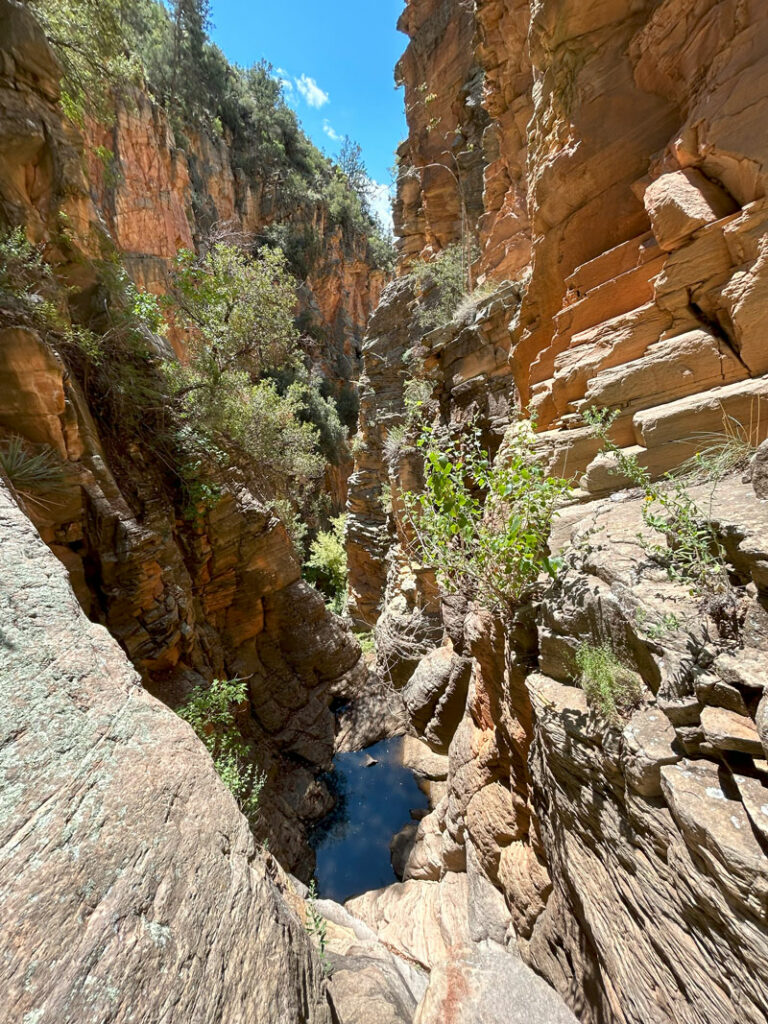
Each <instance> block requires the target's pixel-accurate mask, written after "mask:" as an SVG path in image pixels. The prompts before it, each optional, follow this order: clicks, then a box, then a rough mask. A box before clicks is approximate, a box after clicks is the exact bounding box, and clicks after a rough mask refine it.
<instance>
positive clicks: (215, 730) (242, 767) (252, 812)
mask: <svg viewBox="0 0 768 1024" xmlns="http://www.w3.org/2000/svg"><path fill="white" fill-rule="evenodd" d="M246 699H247V690H246V684H245V683H244V682H243V681H242V680H240V679H231V680H221V679H214V680H213V682H212V683H211V685H210V686H209V687H204V686H197V687H195V689H194V690H193V691H192V693H191V694H190V696H189V698H188V700H187V702H186V704H184V705H183V707H181V708H179V710H178V715H179V717H180V718H182V719H183V720H184V721H185V722H187V723H188V724H189V725H191V726H192V728H193V729H194V730H195V733H196V734H197V736H198V738H199V739H200V740H202V742H203V744H204V745H205V748H206V750H207V751H208V753H209V754H210V755H211V757H212V758H213V764H214V767H215V768H216V771H217V772H218V773H219V776H220V777H221V781H222V782H223V783H224V785H225V786H226V787H227V789H228V790H229V791H230V793H231V794H232V795H233V796H234V798H235V800H237V802H238V805H239V807H240V809H241V810H242V812H243V814H245V816H246V817H247V818H248V820H249V821H250V822H251V823H253V822H254V821H255V818H256V814H257V811H258V805H259V795H260V793H261V790H262V788H263V787H264V783H265V781H266V776H265V775H264V773H263V772H260V771H259V770H258V768H257V767H256V766H255V765H254V764H253V762H252V761H251V760H250V759H249V750H248V744H247V743H246V742H245V740H244V739H243V736H242V734H241V732H240V730H239V729H238V727H237V721H236V713H237V709H238V707H239V706H240V705H241V704H243V702H244V701H245V700H246Z"/></svg>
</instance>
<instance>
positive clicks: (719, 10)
mask: <svg viewBox="0 0 768 1024" xmlns="http://www.w3.org/2000/svg"><path fill="white" fill-rule="evenodd" d="M401 26H402V27H403V28H404V29H405V30H406V31H407V32H408V34H409V35H410V37H411V41H410V43H409V47H408V50H407V51H406V55H405V57H404V58H403V60H402V61H401V62H400V65H399V74H400V76H401V77H403V78H404V79H405V85H406V111H407V116H408V120H409V130H410V137H409V140H408V142H407V143H406V144H404V145H403V146H402V147H401V150H400V155H401V165H400V182H399V189H400V197H399V200H398V202H397V204H396V207H395V214H396V226H397V232H398V234H399V235H400V253H401V267H400V272H401V277H400V279H399V280H398V281H396V282H395V283H393V284H392V285H390V286H389V288H388V289H387V291H386V292H385V294H384V296H383V299H382V303H381V305H380V306H379V309H378V310H377V312H376V314H375V315H374V317H373V318H372V320H371V322H370V325H369V331H368V337H367V339H366V341H365V344H364V359H365V372H364V376H363V378H362V395H363V401H362V404H361V421H360V437H361V444H360V449H359V452H358V456H357V462H356V468H355V473H354V475H353V477H352V479H351V487H350V498H349V505H348V509H349V513H350V516H349V522H348V537H349V556H350V607H351V611H352V613H353V615H354V616H355V617H356V619H357V620H358V621H359V622H360V623H365V624H367V626H368V627H369V628H370V627H371V626H374V625H375V628H376V635H377V639H378V658H379V666H380V668H381V669H382V670H383V671H385V672H387V673H389V676H390V678H391V679H392V681H393V683H394V684H395V685H397V686H398V687H399V688H401V689H402V693H403V697H404V700H405V703H406V706H407V708H408V711H409V715H410V720H411V724H412V726H413V728H414V730H415V731H416V733H417V734H418V735H419V736H420V737H421V738H422V739H423V740H425V741H426V743H427V744H428V745H429V747H430V748H431V751H432V752H433V754H434V755H436V756H438V757H439V758H442V759H443V762H442V763H443V768H442V769H441V770H439V771H436V773H435V772H433V776H432V777H433V778H434V782H433V795H434V799H433V805H434V808H433V811H432V812H431V814H430V815H429V816H428V817H427V818H425V819H424V820H423V821H422V822H420V824H419V826H418V830H417V832H416V836H415V840H414V843H413V846H412V848H411V850H410V854H408V855H407V856H406V858H405V861H404V867H403V871H404V875H403V877H404V878H405V879H406V880H409V879H411V880H419V879H420V880H432V881H436V880H439V879H440V878H447V877H452V874H453V873H455V872H464V871H466V872H467V873H468V875H469V879H470V884H472V879H473V877H476V876H477V873H478V871H479V872H480V873H481V875H482V877H483V878H484V879H486V880H490V881H491V882H492V883H493V885H494V886H495V887H496V888H497V889H498V890H499V891H500V892H501V893H503V895H504V898H505V902H506V907H507V909H508V911H509V912H510V914H511V917H512V921H513V925H514V933H515V937H516V942H517V946H518V948H519V950H520V952H521V953H522V955H523V957H524V958H525V959H526V961H527V962H528V963H529V964H531V965H532V966H533V967H534V968H535V969H536V970H537V971H538V972H540V973H541V974H543V975H544V976H545V977H546V978H547V979H548V980H549V981H550V982H551V983H552V984H553V985H554V986H555V987H556V988H557V989H558V991H560V992H561V993H562V994H563V996H564V997H565V998H566V1000H567V1001H568V1003H569V1005H570V1006H571V1007H572V1008H573V1009H574V1010H575V1011H576V1012H577V1015H578V1016H579V1017H580V1019H582V1020H584V1021H588V1022H590V1024H592V1022H594V1024H614V1022H620V1024H630V1022H632V1024H641V1022H643V1024H647V1022H648V1021H654V1022H659V1024H672V1022H675V1024H679V1022H681V1021H685V1022H686V1024H689V1022H690V1024H694V1022H696V1024H712V1022H718V1024H720V1022H722V1024H726V1022H728V1021H732V1020H734V1019H743V1020H749V1021H754V1022H755V1024H757V1022H758V1021H760V1020H762V1019H763V1018H764V1016H765V1014H766V1011H767V1009H768V1006H767V1005H766V992H768V964H766V962H765V957H764V952H763V951H764V949H765V938H766V903H765V898H764V894H763V887H764V884H765V880H766V877H767V872H768V860H766V846H765V843H766V832H765V824H766V822H765V815H764V813H763V808H764V805H765V797H766V792H767V791H766V783H767V782H768V777H766V772H765V769H766V761H765V756H766V752H768V747H766V741H767V737H766V733H765V725H764V715H765V700H764V698H763V690H764V685H765V678H766V676H765V673H766V669H768V662H767V661H766V647H767V639H768V638H767V636H766V617H765V616H766V611H765V609H766V598H767V592H766V586H767V585H768V578H766V575H765V573H766V564H767V556H768V552H766V548H765V536H766V527H767V526H768V523H767V522H766V512H765V501H764V492H763V491H761V489H760V485H758V486H756V487H755V488H753V487H752V485H751V484H750V483H749V482H748V481H747V480H745V481H742V479H741V474H740V473H738V474H735V475H730V476H728V477H727V478H726V479H724V480H721V481H720V482H719V483H718V484H717V486H715V484H714V483H709V484H706V485H701V486H700V487H699V488H698V489H696V488H694V489H693V491H692V495H693V497H694V498H695V500H696V501H697V502H698V503H699V507H700V508H701V509H703V510H704V514H705V515H706V516H707V517H708V519H709V520H710V521H711V523H712V528H713V529H714V530H715V532H716V534H717V536H718V537H719V539H720V542H721V543H722V545H723V546H724V549H725V550H726V552H727V557H728V561H729V564H730V566H731V577H730V584H731V585H730V587H729V588H728V589H727V592H726V593H724V594H722V595H720V597H715V598H711V599H707V600H705V599H703V598H700V597H695V596H692V595H691V593H690V589H689V588H688V587H687V586H686V585H685V584H684V583H683V582H680V581H679V580H678V581H677V582H675V581H673V580H670V579H669V578H668V576H667V574H666V572H665V571H664V570H663V569H662V568H661V567H660V566H659V565H658V564H657V563H655V562H654V560H653V559H652V558H650V557H649V556H648V552H647V548H646V547H644V546H643V545H642V544H641V543H640V542H639V541H638V537H637V534H638V530H639V529H640V528H641V527H642V514H641V506H642V499H641V498H640V497H638V496H637V493H636V492H634V493H629V494H627V495H621V493H620V489H621V487H622V486H627V484H628V483H629V481H628V480H626V479H622V478H621V477H617V475H616V472H615V469H616V463H615V459H614V458H613V457H609V456H607V455H605V454H603V453H602V452H601V448H602V445H601V442H600V441H599V440H598V439H596V438H595V436H594V433H593V431H592V430H591V428H589V427H588V426H587V424H586V422H585V420H584V418H583V412H584V410H585V409H586V408H588V407H590V406H597V407H601V406H606V407H610V408H613V409H615V410H617V412H618V415H617V418H616V420H615V423H614V424H613V427H612V438H613V441H614V442H615V444H617V445H618V446H619V447H620V448H621V449H623V450H624V452H625V453H626V454H630V455H634V456H636V457H637V459H638V460H639V462H640V464H641V465H642V466H644V467H647V469H648V470H649V472H650V474H651V475H652V476H653V477H659V476H661V475H663V473H665V472H666V471H667V470H669V469H672V468H676V467H678V466H679V465H680V464H681V463H682V462H684V461H685V460H686V458H688V457H689V456H691V455H693V454H694V453H695V452H696V451H698V450H700V449H702V448H703V447H706V445H707V444H708V443H711V442H712V440H713V437H717V436H720V437H721V438H722V437H724V436H726V435H727V434H728V433H729V432H730V433H731V434H732V435H736V436H738V437H739V438H740V439H741V441H742V442H746V443H748V445H749V446H750V447H752V448H754V447H755V446H757V445H758V444H759V443H760V442H762V441H763V439H764V438H765V437H766V434H768V377H766V373H767V372H768V365H766V362H765V359H766V353H767V352H768V348H766V346H765V343H764V340H763V339H762V337H761V335H760V329H759V325H760V323H761V320H762V318H763V310H764V305H765V302H766V295H768V292H767V291H766V288H765V284H764V282H763V278H764V267H763V264H764V249H765V244H766V241H765V240H766V237H768V207H766V199H765V187H764V181H765V174H766V173H767V172H768V162H767V159H768V154H766V151H765V146H764V142H765V138H764V133H762V132H761V130H760V127H759V125H760V122H761V119H762V116H763V113H764V109H765V106H766V104H768V85H767V84H766V72H767V71H768V14H766V12H765V11H764V10H763V8H762V7H761V6H760V5H758V4H749V3H747V4H744V3H740V2H735V0H734V2H730V0H720V2H717V0H711V2H710V0H701V2H695V0H691V2H687V0H663V2H661V3H658V2H647V3H646V2H643V0H637V2H630V0H606V2H605V3H599V4H583V3H579V2H577V0H558V2H555V0H538V2H536V3H527V2H515V0H508V2H500V0H478V2H477V3H476V4H475V5H474V9H473V10H472V9H470V7H469V6H468V5H466V4H462V3H458V2H454V3H450V2H439V0H413V2H411V3H408V4H407V8H406V13H405V14H404V15H403V18H402V19H401ZM478 72H479V73H480V79H481V80H480V79H479V78H478ZM430 76H432V77H430ZM443 78H444V81H445V89H443ZM422 93H423V94H424V98H423V101H422V100H420V97H421V95H422ZM433 94H434V95H435V96H436V97H438V99H436V100H433V101H431V102H430V103H426V98H427V97H429V96H431V95H433ZM476 97H481V100H482V106H483V111H484V113H481V112H478V111H477V110H476V109H475V107H474V106H473V103H474V99H473V98H476ZM432 106H434V110H435V113H434V114H433V113H432V112H431V111H430V110H429V108H430V107H432ZM438 106H439V109H438ZM433 117H437V118H442V119H443V120H442V121H441V122H440V124H441V126H442V125H443V124H444V125H445V130H446V131H450V132H451V134H452V135H453V136H455V138H456V140H457V143H456V148H455V149H451V150H450V155H448V154H447V153H445V152H443V151H442V150H440V149H439V148H438V145H442V142H441V141H439V140H438V139H437V137H436V135H435V132H436V131H437V128H436V126H434V125H432V126H431V127H430V119H431V118H433ZM473 131H474V134H473ZM478 143H479V144H478ZM462 147H464V152H463V153H462V152H460V150H461V148H462ZM443 148H444V149H445V147H443ZM478 153H479V154H481V157H480V165H479V167H478V165H477V163H476V161H477V160H478ZM421 160H423V161H425V162H429V163H431V162H438V163H443V162H444V163H446V165H447V166H449V167H450V168H452V169H454V170H455V168H456V167H457V166H458V167H462V166H467V167H468V168H469V167H470V166H471V168H472V169H471V173H470V171H469V170H468V171H467V176H466V187H465V189H464V191H463V193H462V191H461V190H460V189H457V188H456V185H455V183H454V184H453V188H452V189H451V188H450V187H449V186H451V177H450V175H448V174H445V173H444V172H442V171H440V170H434V169H433V171H434V173H432V172H430V173H428V172H427V170H426V169H424V168H423V165H422V164H420V161H421ZM463 160H464V161H466V162H467V163H466V165H464V164H462V161H463ZM479 170H482V175H483V192H482V196H481V197H479V196H478V194H477V186H476V184H473V183H475V182H476V181H477V175H478V172H479ZM462 194H463V196H464V198H465V200H466V204H467V209H468V210H471V211H472V214H471V216H470V217H469V218H468V220H469V222H470V223H469V228H468V230H469V231H470V232H471V234H472V236H473V238H474V240H475V241H476V243H477V245H478V247H479V253H480V255H479V257H478V259H477V262H476V263H475V266H474V277H475V279H476V280H480V281H484V282H485V285H484V288H483V290H482V291H479V292H478V293H477V296H476V299H475V301H474V302H473V303H464V304H463V305H462V307H461V309H460V311H459V313H458V314H457V316H456V317H455V318H454V320H453V322H452V323H449V324H446V325H444V326H442V327H438V328H436V329H434V330H431V331H429V332H426V333H425V331H424V329H423V327H420V326H419V322H418V318H417V316H416V314H417V311H418V308H419V303H420V302H421V301H423V294H422V293H421V285H420V284H419V282H418V281H414V279H413V277H412V276H410V275H409V274H408V270H409V267H410V266H411V265H412V263H413V262H414V261H415V260H417V259H426V258H429V256H430V255H431V254H432V253H434V252H435V251H436V250H439V249H440V248H444V247H445V246H446V245H448V244H450V243H454V242H459V241H461V240H462V236H463V235H464V236H465V235H466V233H467V224H466V223H465V224H464V226H462V204H461V202H460V200H461V198H462ZM480 199H481V207H480V209H479V210H478V202H479V201H480ZM412 381H416V384H417V387H416V391H417V393H418V394H419V395H420V398H421V403H422V405H421V408H422V412H421V414H420V415H421V416H422V418H424V416H425V415H426V418H427V419H428V420H431V421H432V422H434V423H439V424H441V425H442V427H443V428H447V429H448V430H450V432H451V433H452V434H453V435H454V436H460V435H461V432H462V430H463V429H464V428H465V427H466V425H467V424H468V423H469V422H470V421H471V422H473V423H474V424H476V425H477V426H478V427H479V428H480V430H481V433H482V437H483V441H484V443H485V444H487V446H488V447H489V449H490V451H491V453H495V452H497V451H499V450H501V451H502V452H503V445H504V438H505V435H506V433H507V431H508V430H513V429H514V426H513V424H514V421H515V419H516V417H517V416H518V415H519V414H520V413H521V412H522V413H523V414H525V413H528V414H530V415H532V416H534V417H535V423H536V430H537V436H536V450H537V453H538V456H539V458H541V459H542V460H543V461H544V462H545V464H546V465H547V467H548V469H549V470H550V472H552V473H556V474H558V475H563V476H567V477H568V478H570V479H572V481H573V483H574V487H575V491H574V499H575V504H574V505H572V506H571V507H570V508H567V509H564V510H563V511H562V514H561V515H560V517H559V519H558V520H557V521H556V525H555V531H554V533H553V537H552V541H551V546H552V548H553V550H554V551H556V552H557V551H561V552H563V554H564V559H565V564H564V569H563V571H562V572H561V573H560V575H559V576H558V579H557V581H556V582H555V583H554V584H551V585H549V586H548V587H544V588H543V590H542V591H541V592H540V593H539V594H538V596H537V599H536V600H535V601H534V603H533V604H532V605H530V606H526V607H524V608H522V609H519V610H518V612H517V613H516V615H515V617H514V618H513V620H512V621H504V622H502V621H500V620H497V619H496V618H495V617H494V616H493V615H491V614H490V613H489V612H488V611H486V610H484V609H482V608H479V607H477V606H475V605H474V604H473V602H472V601H471V600H468V598H467V596H466V595H465V596H462V595H460V594H459V595H450V596H449V595H445V594H441V593H440V591H439V588H437V586H436V583H435V578H434V574H433V573H432V572H431V571H430V570H429V569H428V568H427V567H424V566H422V565H421V564H419V559H418V546H417V545H415V544H414V538H413V533H412V530H411V528H410V526H409V524H408V521H407V518H406V517H404V516H403V514H402V513H403V504H402V499H401V494H402V492H403V491H405V490H418V488H419V486H420V485H421V479H422V478H421V454H420V452H419V450H418V449H417V448H416V447H415V440H416V436H415V433H414V429H415V427H414V422H415V420H414V415H413V404H412V401H409V396H412V395H413V393H414V391H413V388H414V384H413V383H410V382H412ZM416 419H418V417H417V418H416ZM761 451H763V452H764V448H763V449H761ZM755 474H757V470H755ZM584 642H589V643H593V644H600V643H608V644H610V646H611V647H612V648H613V650H614V651H615V652H616V654H617V656H618V657H619V658H620V660H621V662H622V663H623V664H624V665H625V666H626V667H627V670H628V671H630V672H631V673H632V676H633V678H634V679H635V680H636V681H637V684H638V685H639V686H641V688H642V692H643V695H644V696H643V700H642V703H641V707H640V708H639V709H638V710H636V711H635V712H634V713H633V714H632V715H631V717H629V718H628V719H626V720H624V721H622V722H619V723H613V724H611V723H608V722H606V721H605V719H604V718H601V716H600V715H599V714H597V713H596V712H595V711H594V710H593V709H592V708H591V707H590V706H589V705H588V703H587V701H586V697H585V694H584V691H583V690H582V689H581V688H580V686H579V683H578V680H579V669H578V667H577V664H576V652H577V650H578V648H579V647H580V645H581V644H583V643H584Z"/></svg>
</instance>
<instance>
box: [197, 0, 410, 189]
mask: <svg viewBox="0 0 768 1024" xmlns="http://www.w3.org/2000/svg"><path fill="white" fill-rule="evenodd" d="M211 7H212V12H211V21H212V27H211V32H210V34H211V36H212V38H213V39H214V41H215V42H216V43H218V45H219V46H220V47H221V48H222V50H223V51H224V53H225V54H226V55H227V57H228V58H229V59H230V60H231V61H234V62H236V63H238V64H243V65H246V66H247V65H249V64H254V63H255V62H256V61H259V60H261V59H262V58H264V59H266V60H268V61H269V62H270V63H271V64H273V65H274V66H275V68H279V69H280V77H281V78H284V79H285V82H286V97H287V98H288V100H289V102H290V103H291V105H292V106H293V107H294V109H295V110H296V112H297V114H298V116H299V119H300V120H301V123H302V124H303V126H304V130H305V131H306V132H307V134H308V135H309V136H310V137H311V138H312V140H313V142H314V143H315V144H316V145H317V146H319V147H320V148H321V149H323V150H324V151H325V152H326V153H328V155H329V156H335V155H336V154H337V153H338V150H339V146H340V143H341V140H342V139H343V138H344V136H345V135H349V136H350V138H352V139H354V140H355V141H356V142H359V143H360V145H361V146H362V149H363V158H364V160H365V164H366V166H367V168H368V173H369V174H370V176H371V178H373V179H374V181H376V182H379V183H381V184H389V182H390V174H389V168H390V167H391V166H392V164H393V163H394V150H395V147H396V146H397V144H398V143H399V142H400V141H401V139H403V138H404V137H405V135H406V127H405V115H404V112H403V94H402V90H400V89H397V90H396V89H395V86H394V78H393V73H394V67H395V63H396V62H397V60H398V58H399V57H400V55H401V54H402V52H403V50H404V49H405V46H406V44H407V41H408V40H407V39H406V37H405V36H404V35H402V34H401V33H400V32H398V31H397V29H396V27H395V26H396V24H397V19H398V17H399V16H400V13H401V11H402V10H403V0H333V3H331V4H327V3H326V4H322V3H318V0H212V4H211ZM381 198H382V195H381V194H380V202H381Z"/></svg>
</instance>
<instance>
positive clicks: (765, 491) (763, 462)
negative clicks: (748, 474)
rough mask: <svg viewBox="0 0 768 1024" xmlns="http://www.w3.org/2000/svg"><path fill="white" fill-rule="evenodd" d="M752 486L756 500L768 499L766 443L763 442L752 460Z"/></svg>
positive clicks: (767, 445) (767, 453) (767, 444)
mask: <svg viewBox="0 0 768 1024" xmlns="http://www.w3.org/2000/svg"><path fill="white" fill-rule="evenodd" d="M752 486H753V487H754V489H755V494H756V495H757V497H758V498H761V499H763V500H765V499H766V498H768V441H763V443H762V444H761V445H760V447H759V448H758V449H757V451H756V452H755V455H754V457H753V459H752Z"/></svg>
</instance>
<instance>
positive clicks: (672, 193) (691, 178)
mask: <svg viewBox="0 0 768 1024" xmlns="http://www.w3.org/2000/svg"><path fill="white" fill-rule="evenodd" d="M643 202H644V203H645V208H646V210H647V211H648V216H649V217H650V219H651V227H652V229H653V234H654V236H655V237H656V240H657V242H658V243H659V245H660V246H661V248H662V249H665V250H667V252H670V251H671V250H673V249H676V248H678V246H680V245H682V244H683V243H684V242H685V241H686V239H687V238H689V237H690V235H692V234H693V232H694V231H696V230H697V229H698V228H700V227H703V226H704V225H705V224H709V223H710V222H711V221H713V220H719V219H720V218H721V217H725V216H727V214H729V213H733V211H734V210H736V209H737V206H736V203H735V202H734V201H733V199H732V198H731V196H729V195H728V193H727V192H725V191H724V190H723V189H722V188H720V186H719V185H716V184H715V183H714V182H712V181H709V180H708V179H707V178H705V177H704V175H703V174H702V173H701V171H698V170H696V168H694V167H688V168H686V169H685V170H682V171H671V172H669V173H668V174H662V176H661V177H660V178H657V180H656V181H654V182H652V183H651V184H650V185H649V186H648V188H647V189H646V191H645V196H644V197H643Z"/></svg>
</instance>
